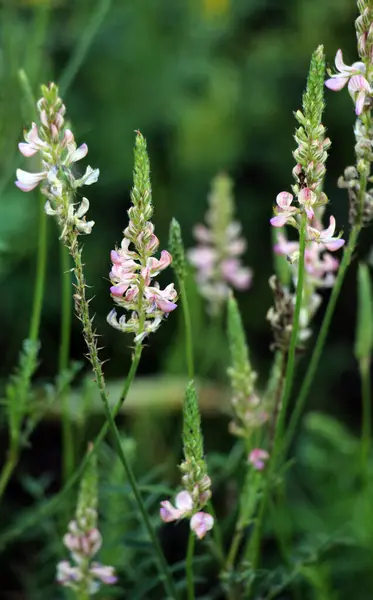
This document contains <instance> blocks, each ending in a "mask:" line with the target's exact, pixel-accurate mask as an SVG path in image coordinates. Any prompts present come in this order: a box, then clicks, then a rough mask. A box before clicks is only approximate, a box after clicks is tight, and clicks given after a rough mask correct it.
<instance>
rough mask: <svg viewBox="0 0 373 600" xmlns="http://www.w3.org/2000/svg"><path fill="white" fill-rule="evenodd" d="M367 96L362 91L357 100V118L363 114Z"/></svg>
mask: <svg viewBox="0 0 373 600" xmlns="http://www.w3.org/2000/svg"><path fill="white" fill-rule="evenodd" d="M365 96H366V94H365V92H364V91H363V90H362V91H361V92H359V94H358V96H357V98H356V104H355V113H356V115H357V116H359V115H361V113H362V112H363V108H364V102H365Z"/></svg>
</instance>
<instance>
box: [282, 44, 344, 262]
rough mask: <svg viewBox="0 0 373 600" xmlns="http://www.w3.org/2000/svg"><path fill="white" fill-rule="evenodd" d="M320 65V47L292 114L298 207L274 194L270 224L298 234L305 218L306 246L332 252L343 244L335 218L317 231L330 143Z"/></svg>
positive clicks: (286, 196) (324, 199)
mask: <svg viewBox="0 0 373 600" xmlns="http://www.w3.org/2000/svg"><path fill="white" fill-rule="evenodd" d="M324 64H325V63H324V54H323V48H322V46H320V47H319V48H318V49H317V50H316V51H315V52H314V54H313V56H312V60H311V67H310V73H309V77H308V81H307V89H306V92H305V94H304V96H303V110H302V111H301V110H298V111H297V112H296V113H295V117H296V119H297V121H298V123H299V125H300V127H298V128H297V129H296V131H295V136H294V137H295V140H296V142H297V144H298V146H297V148H296V149H295V150H294V152H293V155H294V158H295V160H296V162H297V164H296V166H295V167H294V169H293V177H294V179H295V184H294V185H293V186H292V189H293V193H294V195H295V197H296V200H297V203H298V204H297V205H294V204H293V200H294V196H293V194H291V193H289V192H281V193H280V194H278V195H277V198H276V206H275V208H274V213H275V216H274V217H272V219H271V224H272V225H273V226H274V227H283V226H284V225H286V224H288V225H292V226H293V227H295V228H296V229H298V230H299V228H300V227H301V219H302V215H305V217H306V240H307V242H316V243H317V244H321V246H322V247H325V248H327V249H328V250H330V251H331V252H334V251H335V250H338V249H339V248H341V247H342V246H343V244H344V240H343V239H341V236H340V235H339V236H334V233H335V228H336V223H335V218H334V217H333V216H331V217H330V221H329V226H328V227H327V228H326V229H322V228H321V223H320V220H319V218H318V215H319V214H320V212H322V210H323V207H324V206H325V205H326V204H327V202H328V198H327V196H326V194H325V193H324V192H323V191H322V190H321V186H322V182H323V178H324V175H325V170H326V169H325V162H326V159H327V156H328V154H327V151H328V148H329V147H330V143H331V142H330V140H329V138H325V127H324V125H323V124H322V123H321V116H322V111H323V108H324V101H323V94H322V86H323V77H324Z"/></svg>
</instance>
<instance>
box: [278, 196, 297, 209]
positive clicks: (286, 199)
mask: <svg viewBox="0 0 373 600" xmlns="http://www.w3.org/2000/svg"><path fill="white" fill-rule="evenodd" d="M292 201H293V194H290V193H289V192H280V193H279V194H277V197H276V203H277V204H278V206H279V207H280V208H282V210H287V209H288V208H289V207H290V205H291V203H292Z"/></svg>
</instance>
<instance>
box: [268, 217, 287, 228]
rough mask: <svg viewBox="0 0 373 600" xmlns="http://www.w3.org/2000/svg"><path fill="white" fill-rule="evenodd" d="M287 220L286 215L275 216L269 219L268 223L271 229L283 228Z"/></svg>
mask: <svg viewBox="0 0 373 600" xmlns="http://www.w3.org/2000/svg"><path fill="white" fill-rule="evenodd" d="M288 218H289V215H288V214H283V215H276V216H275V217H272V219H270V223H271V225H273V227H283V226H284V225H285V224H286V223H287V221H288Z"/></svg>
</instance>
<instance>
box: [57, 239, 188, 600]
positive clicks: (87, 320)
mask: <svg viewBox="0 0 373 600" xmlns="http://www.w3.org/2000/svg"><path fill="white" fill-rule="evenodd" d="M68 246H69V249H70V253H71V256H72V258H73V261H74V265H75V267H74V274H75V278H76V283H75V289H76V292H75V294H74V300H75V310H76V313H77V316H78V318H79V319H80V321H81V322H82V326H83V336H84V339H85V342H86V345H87V348H88V357H89V360H90V362H91V365H92V369H93V372H94V374H95V376H96V383H97V386H98V389H99V392H100V395H101V398H102V401H103V404H104V410H105V415H106V419H107V422H108V424H109V428H110V430H111V433H112V436H113V438H114V442H115V446H116V450H117V453H118V456H119V459H120V461H121V463H122V464H123V467H124V469H125V472H126V475H127V478H128V481H129V484H130V486H131V489H132V493H133V495H134V497H135V500H136V503H137V506H138V508H139V511H140V514H141V517H142V521H143V524H144V527H145V529H146V531H147V533H148V535H149V538H150V540H151V542H152V544H153V547H154V551H155V555H156V559H157V563H158V567H159V571H160V574H161V576H162V579H163V584H164V586H165V589H166V591H167V593H168V594H170V596H171V598H177V593H176V589H175V585H174V582H173V579H172V577H171V573H170V570H169V567H168V565H167V563H166V560H165V558H164V555H163V552H162V549H161V546H160V544H159V541H158V538H157V535H156V533H155V531H154V528H153V525H152V523H151V521H150V518H149V516H148V514H147V511H146V508H145V506H144V502H143V500H142V497H141V493H140V490H139V488H138V485H137V482H136V478H135V476H134V474H133V472H132V468H131V465H130V463H129V461H128V460H127V457H126V455H125V454H124V452H123V448H122V444H121V439H120V434H119V431H118V429H117V426H116V424H115V421H114V417H113V414H112V412H111V411H110V407H109V402H108V397H107V393H106V386H105V379H104V373H103V370H102V364H101V361H100V359H99V356H98V348H97V341H96V340H97V336H96V333H95V331H94V330H93V324H92V319H91V317H90V314H89V301H88V299H87V297H86V287H87V285H86V281H85V276H84V268H83V263H82V251H81V248H79V245H78V238H77V234H76V233H75V232H74V231H71V232H70V234H69V237H68Z"/></svg>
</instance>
